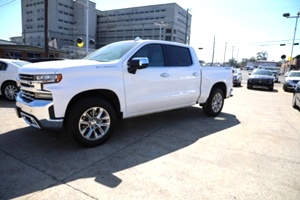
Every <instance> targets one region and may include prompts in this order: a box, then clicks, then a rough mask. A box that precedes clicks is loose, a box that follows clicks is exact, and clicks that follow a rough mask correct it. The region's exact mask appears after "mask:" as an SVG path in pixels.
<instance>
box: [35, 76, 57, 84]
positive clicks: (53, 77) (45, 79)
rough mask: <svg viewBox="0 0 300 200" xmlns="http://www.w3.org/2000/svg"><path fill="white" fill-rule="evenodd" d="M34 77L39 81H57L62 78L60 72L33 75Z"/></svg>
mask: <svg viewBox="0 0 300 200" xmlns="http://www.w3.org/2000/svg"><path fill="white" fill-rule="evenodd" d="M34 79H35V81H37V82H40V83H59V82H60V81H61V80H62V74H41V75H35V78H34Z"/></svg>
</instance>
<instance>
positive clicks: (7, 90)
mask: <svg viewBox="0 0 300 200" xmlns="http://www.w3.org/2000/svg"><path fill="white" fill-rule="evenodd" d="M18 92H19V88H18V87H17V84H16V83H15V82H7V83H5V84H4V85H3V88H2V94H4V97H5V98H6V99H7V100H9V101H15V100H16V97H17V94H18Z"/></svg>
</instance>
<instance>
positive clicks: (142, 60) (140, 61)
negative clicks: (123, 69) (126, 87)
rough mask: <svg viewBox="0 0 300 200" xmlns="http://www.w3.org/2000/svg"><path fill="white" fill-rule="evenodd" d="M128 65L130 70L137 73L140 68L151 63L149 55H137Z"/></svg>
mask: <svg viewBox="0 0 300 200" xmlns="http://www.w3.org/2000/svg"><path fill="white" fill-rule="evenodd" d="M127 65H128V66H129V67H128V69H127V70H128V72H129V73H131V74H135V73H136V71H137V70H138V69H145V68H147V67H148V65H149V60H148V58H147V57H136V58H132V59H131V60H129V61H128V63H127Z"/></svg>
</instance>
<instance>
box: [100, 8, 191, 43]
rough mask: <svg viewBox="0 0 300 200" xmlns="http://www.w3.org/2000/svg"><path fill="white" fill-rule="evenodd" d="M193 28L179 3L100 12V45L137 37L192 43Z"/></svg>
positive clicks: (188, 15) (189, 18)
mask: <svg viewBox="0 0 300 200" xmlns="http://www.w3.org/2000/svg"><path fill="white" fill-rule="evenodd" d="M190 27H191V15H190V14H189V13H188V10H184V9H183V8H181V7H180V6H179V5H177V4H176V3H170V4H161V5H151V6H143V7H134V8H124V9H117V10H108V11H99V12H98V15H97V45H98V46H103V45H105V44H108V43H111V42H114V41H120V40H129V39H133V38H135V37H140V38H143V39H157V40H159V39H161V40H167V41H176V42H180V43H189V39H190Z"/></svg>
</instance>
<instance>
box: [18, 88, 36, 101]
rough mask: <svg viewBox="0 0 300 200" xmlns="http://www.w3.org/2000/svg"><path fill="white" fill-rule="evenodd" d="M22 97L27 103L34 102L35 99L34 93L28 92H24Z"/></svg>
mask: <svg viewBox="0 0 300 200" xmlns="http://www.w3.org/2000/svg"><path fill="white" fill-rule="evenodd" d="M21 96H22V98H23V99H25V100H27V101H33V100H34V99H35V95H34V93H33V92H28V91H26V90H22V92H21Z"/></svg>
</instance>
